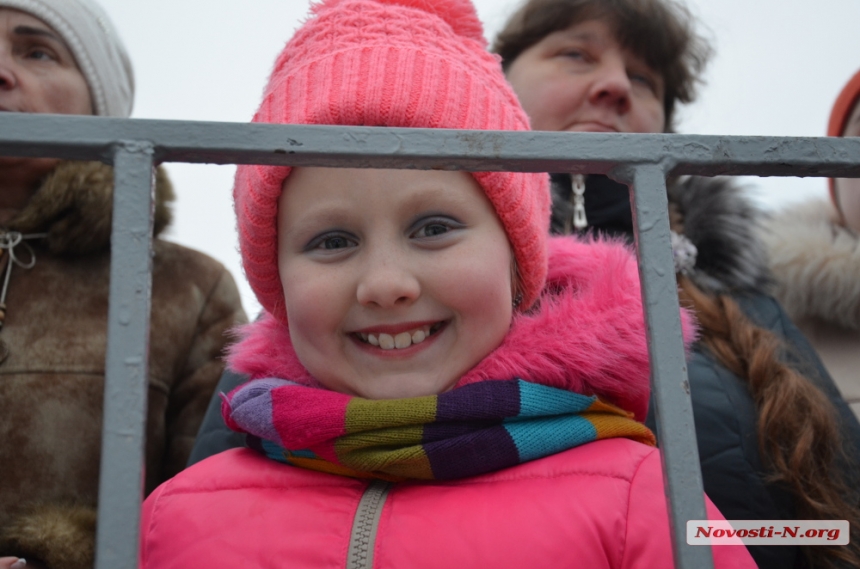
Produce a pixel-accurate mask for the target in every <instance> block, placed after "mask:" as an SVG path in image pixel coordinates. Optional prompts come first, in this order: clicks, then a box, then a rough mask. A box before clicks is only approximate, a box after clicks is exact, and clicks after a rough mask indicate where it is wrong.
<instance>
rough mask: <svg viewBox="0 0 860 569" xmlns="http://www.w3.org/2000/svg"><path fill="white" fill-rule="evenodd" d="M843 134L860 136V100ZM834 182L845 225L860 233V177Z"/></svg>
mask: <svg viewBox="0 0 860 569" xmlns="http://www.w3.org/2000/svg"><path fill="white" fill-rule="evenodd" d="M842 136H860V100H858V101H857V103H855V104H854V110H853V111H851V116H850V117H848V122H847V123H845V130H844V131H842ZM833 184H834V187H835V188H836V199H837V200H839V209H840V211H841V212H842V218H843V220H844V221H845V225H846V226H847V227H848V228H849V229H852V230H853V231H855V232H857V233H860V178H836V179H834V180H833Z"/></svg>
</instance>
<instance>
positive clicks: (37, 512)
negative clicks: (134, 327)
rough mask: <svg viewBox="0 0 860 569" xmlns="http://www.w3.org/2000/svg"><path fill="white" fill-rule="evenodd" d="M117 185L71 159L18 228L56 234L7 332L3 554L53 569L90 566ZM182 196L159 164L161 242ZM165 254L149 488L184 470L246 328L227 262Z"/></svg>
mask: <svg viewBox="0 0 860 569" xmlns="http://www.w3.org/2000/svg"><path fill="white" fill-rule="evenodd" d="M112 187H113V173H112V169H111V168H109V167H107V166H105V165H103V164H100V163H61V164H60V165H59V166H57V168H56V169H55V170H54V171H53V172H52V173H51V174H50V175H49V176H48V177H47V178H46V179H45V181H44V182H43V185H42V187H41V188H40V189H39V191H38V192H37V193H36V194H35V195H34V196H33V198H32V199H31V201H30V202H29V203H28V205H27V206H26V208H25V209H24V210H22V211H21V212H20V213H19V214H18V215H17V216H16V217H15V218H13V219H12V220H11V221H10V222H9V224H8V227H7V229H9V230H13V231H20V232H22V233H42V232H46V233H47V234H48V235H47V237H45V238H39V239H31V240H28V241H27V243H29V244H30V247H31V248H32V250H33V253H34V254H35V256H36V263H35V265H34V266H33V268H32V269H29V270H25V269H23V268H21V267H14V268H13V271H12V274H11V280H10V285H9V291H8V295H7V300H6V304H7V306H8V310H7V313H8V314H7V317H6V322H5V326H4V327H3V329H2V331H0V342H2V345H0V359H2V361H0V557H2V556H4V555H17V556H20V557H25V558H27V559H33V560H38V561H40V562H42V563H44V564H45V565H46V566H47V567H49V568H50V569H85V568H90V567H92V565H93V554H94V537H95V533H94V532H95V523H96V516H95V508H96V498H97V494H98V475H99V455H100V447H101V428H102V422H101V414H102V397H103V395H102V391H103V387H104V373H105V347H106V327H107V309H108V277H109V269H110V229H111V227H110V225H111V224H110V219H111V204H112V194H113V190H112ZM172 197H173V196H172V190H171V188H170V184H169V182H168V180H167V178H166V176H165V174H164V172H163V171H161V170H160V171H159V173H158V176H157V183H156V198H157V207H156V222H155V231H156V234H157V233H158V232H160V231H161V230H162V229H164V227H165V226H166V225H167V224H168V222H169V219H170V212H169V209H168V207H167V202H168V201H170V200H171V199H172ZM154 253H155V256H154V259H153V275H152V324H151V335H150V364H149V407H148V422H147V441H146V491H147V493H148V492H149V491H151V490H153V489H154V488H155V486H157V485H158V484H159V483H160V482H162V481H164V480H166V479H167V478H169V477H171V476H172V475H174V474H176V473H177V472H179V471H180V470H181V469H182V468H183V467H184V465H185V462H186V460H187V459H188V454H189V452H190V451H191V447H192V444H193V442H194V438H195V436H196V434H197V429H198V427H199V424H200V421H201V420H202V418H203V414H204V412H205V410H206V405H207V403H208V402H209V398H210V396H211V395H212V391H213V389H214V388H215V385H216V383H217V382H218V378H219V376H220V374H221V371H222V367H223V364H222V362H221V353H222V350H223V348H224V345H225V343H226V342H227V338H226V336H225V331H226V330H227V329H228V328H230V327H232V326H234V325H236V324H237V323H240V322H244V321H245V315H244V312H243V311H242V307H241V303H240V299H239V294H238V291H237V289H236V285H235V282H234V281H233V278H232V277H231V276H230V274H229V273H228V272H227V271H226V270H225V269H224V267H223V266H221V264H219V263H218V262H217V261H215V260H213V259H211V258H209V257H207V256H205V255H203V254H201V253H199V252H196V251H192V250H190V249H187V248H185V247H181V246H179V245H176V244H173V243H169V242H166V241H163V240H161V239H156V240H155V243H154ZM18 254H19V256H23V257H26V256H27V255H26V253H25V252H24V251H21V252H19V253H18ZM4 353H5V354H6V357H5V358H4Z"/></svg>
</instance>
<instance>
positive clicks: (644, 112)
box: [507, 20, 666, 132]
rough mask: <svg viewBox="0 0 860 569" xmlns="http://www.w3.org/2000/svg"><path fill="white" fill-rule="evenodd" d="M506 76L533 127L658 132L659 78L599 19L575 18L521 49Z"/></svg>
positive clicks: (662, 123)
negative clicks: (572, 21) (578, 20)
mask: <svg viewBox="0 0 860 569" xmlns="http://www.w3.org/2000/svg"><path fill="white" fill-rule="evenodd" d="M507 78H508V81H509V82H510V83H511V85H512V86H513V88H514V91H515V92H516V94H517V96H518V97H519V99H520V103H521V104H522V106H523V108H524V109H525V111H526V114H528V115H529V117H530V118H531V124H532V128H533V129H534V130H558V131H577V132H663V130H664V128H665V126H666V117H665V114H664V110H663V96H664V87H663V78H662V77H661V76H660V75H659V74H658V73H657V72H655V71H654V70H653V69H651V68H650V67H649V66H648V65H647V64H646V63H645V62H644V60H642V59H641V58H639V57H638V56H637V55H636V54H634V53H631V52H629V51H628V50H626V49H625V48H623V47H622V46H621V45H620V44H619V43H618V41H617V40H616V39H615V36H614V34H613V32H612V30H611V29H610V27H609V26H608V25H607V24H606V23H605V22H603V21H601V20H590V21H586V22H581V23H579V24H574V25H573V26H571V27H569V28H567V29H566V30H563V31H559V32H554V33H552V34H549V35H548V36H546V37H545V38H543V39H542V40H541V41H540V42H538V43H536V44H535V45H533V46H531V47H530V48H528V49H527V50H525V51H523V52H522V53H521V54H520V55H519V57H517V58H516V59H515V60H514V61H513V62H512V63H511V64H510V66H509V67H508V71H507Z"/></svg>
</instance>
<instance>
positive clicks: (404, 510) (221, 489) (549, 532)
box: [140, 439, 755, 569]
mask: <svg viewBox="0 0 860 569" xmlns="http://www.w3.org/2000/svg"><path fill="white" fill-rule="evenodd" d="M664 496H665V494H664V492H663V480H662V473H661V468H660V454H659V451H657V450H656V449H654V448H651V447H648V446H645V445H642V444H639V443H636V442H633V441H630V440H627V439H609V440H602V441H597V442H593V443H589V444H586V445H583V446H580V447H577V448H574V449H571V450H568V451H566V452H562V453H559V454H557V455H553V456H551V457H548V458H544V459H540V460H536V461H533V462H528V463H525V464H521V465H519V466H516V467H513V468H509V469H506V470H502V471H499V472H495V473H492V474H487V475H483V476H478V477H474V478H467V479H463V480H458V481H454V482H401V483H396V484H392V483H388V482H381V481H375V482H372V483H369V482H368V481H365V480H356V479H352V478H346V477H342V476H336V475H331V474H325V473H321V472H316V471H311V470H305V469H301V468H295V467H290V466H286V465H284V464H280V463H277V462H274V461H271V460H269V459H267V458H265V457H263V456H262V455H259V454H257V453H256V452H254V451H252V450H249V449H237V450H232V451H227V452H225V453H222V454H219V455H216V456H214V457H212V458H210V459H208V460H205V461H203V462H201V463H199V464H197V465H195V466H193V467H191V468H190V469H188V470H186V471H185V472H183V473H181V474H179V476H177V477H176V478H174V479H173V480H171V481H169V482H167V483H166V484H164V485H162V486H161V487H160V488H159V489H158V490H156V491H155V493H153V494H152V495H151V496H150V497H149V498H148V499H147V500H146V503H145V505H144V515H143V524H142V526H141V532H142V539H143V541H142V549H141V564H140V567H141V569H180V568H181V569H188V568H190V567H205V568H207V569H220V568H224V569H228V568H229V569H236V568H239V567H243V568H244V567H253V568H279V569H281V568H289V569H294V568H308V569H310V568H313V569H344V568H355V569H358V568H368V569H370V568H374V569H403V568H411V569H421V568H427V569H430V568H436V569H451V568H458V569H471V568H473V569H487V568H493V569H507V568H511V569H514V568H516V569H523V568H525V567H528V568H530V569H540V568H543V567H546V568H553V569H555V568H560V567H567V568H573V567H582V568H587V569H602V568H606V569H609V568H616V569H622V568H630V569H632V568H642V567H644V568H650V567H655V568H668V567H671V566H672V551H671V543H670V539H669V522H668V513H667V511H666V503H665V502H666V500H665V497H664ZM708 515H709V518H712V519H723V518H722V516H721V515H720V513H719V512H718V511H717V509H716V508H715V507H714V506H713V504H711V503H710V501H708ZM713 552H714V562H715V566H716V567H717V568H718V569H719V568H726V569H728V568H731V569H744V568H747V567H749V568H753V567H755V564H754V563H753V561H752V559H751V558H750V556H749V553H747V550H746V548H745V547H743V546H720V547H714V548H713Z"/></svg>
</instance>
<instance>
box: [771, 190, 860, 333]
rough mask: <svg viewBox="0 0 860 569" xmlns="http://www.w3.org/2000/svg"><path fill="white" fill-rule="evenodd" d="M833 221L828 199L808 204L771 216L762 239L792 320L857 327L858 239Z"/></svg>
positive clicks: (859, 321)
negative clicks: (821, 321)
mask: <svg viewBox="0 0 860 569" xmlns="http://www.w3.org/2000/svg"><path fill="white" fill-rule="evenodd" d="M835 220H836V211H835V210H834V209H833V206H832V205H831V204H830V203H829V202H827V201H824V200H817V201H812V202H807V203H803V204H799V205H797V206H793V207H791V208H788V209H786V210H784V211H782V212H780V213H779V214H777V215H776V216H774V218H773V219H772V220H770V222H769V223H768V224H767V226H766V228H765V229H766V230H765V231H764V232H763V238H764V241H765V243H766V244H767V246H768V250H769V252H770V265H771V270H772V271H773V274H774V276H775V277H776V281H777V283H778V284H777V287H776V295H777V297H778V298H779V300H780V302H782V304H783V306H784V307H785V309H786V311H787V312H788V313H789V315H790V316H791V317H792V318H795V319H798V320H799V319H804V318H810V317H812V318H819V319H822V320H824V321H825V322H829V323H831V324H835V325H837V326H839V327H842V328H848V329H854V330H860V238H858V236H857V235H856V234H855V233H853V232H852V231H850V230H848V229H846V228H844V227H842V226H841V225H839V224H837V223H836V221H835Z"/></svg>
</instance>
